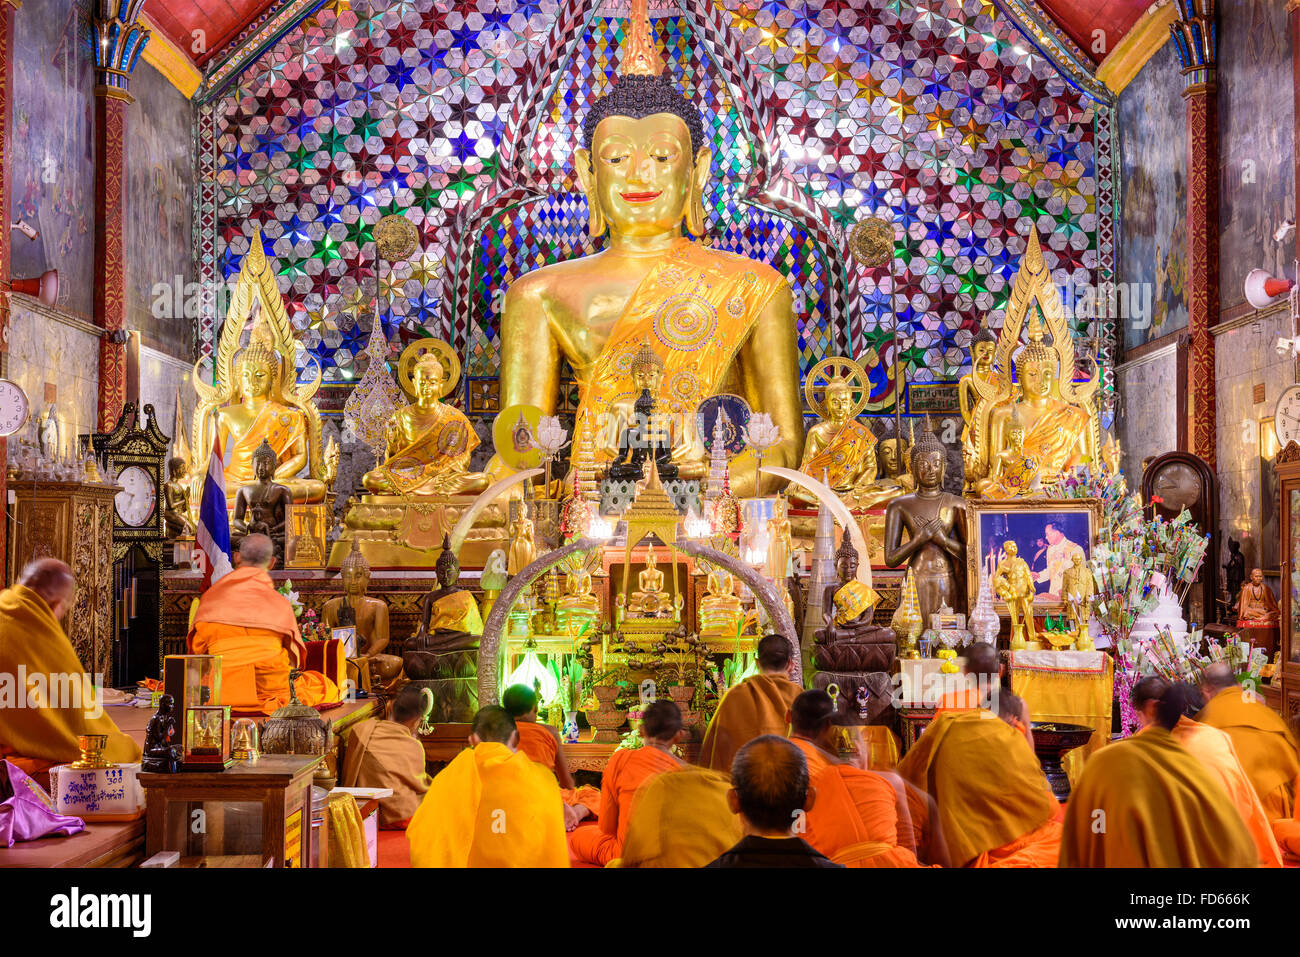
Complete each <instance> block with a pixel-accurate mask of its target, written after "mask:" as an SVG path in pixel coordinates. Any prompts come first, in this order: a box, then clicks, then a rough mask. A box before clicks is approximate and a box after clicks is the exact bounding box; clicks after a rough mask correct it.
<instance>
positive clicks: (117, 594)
mask: <svg viewBox="0 0 1300 957" xmlns="http://www.w3.org/2000/svg"><path fill="white" fill-rule="evenodd" d="M144 416H145V424H144V426H143V428H142V427H141V426H140V422H139V416H138V414H137V406H136V404H135V403H134V402H128V403H126V404H125V405H124V406H123V407H122V415H121V417H120V418H119V419H118V420H117V425H116V426H114V427H113V431H111V432H97V433H96V434H95V435H93V436H91V438H90V443H91V446H92V447H93V448H94V451H95V456H96V458H97V459H98V460H99V462H100V464H101V466H102V467H104V468H105V469H107V470H108V474H109V475H115V476H116V482H117V485H118V487H119V491H118V492H117V494H116V495H115V496H114V499H113V599H114V601H113V608H114V627H115V632H116V634H117V637H118V641H117V643H116V648H117V654H116V661H115V662H114V664H115V669H114V673H115V675H116V676H117V682H118V684H129V683H132V682H135V681H137V680H138V679H140V678H144V677H149V676H152V675H156V674H158V668H159V667H160V658H159V655H160V647H161V646H160V639H159V633H160V613H161V592H162V588H161V585H162V557H163V546H164V543H165V542H166V539H167V530H166V526H165V524H164V522H163V509H162V505H161V502H162V497H161V496H162V483H163V463H164V461H165V460H166V456H167V449H168V446H169V444H170V442H171V440H170V439H169V438H168V437H167V436H165V435H163V433H162V431H161V430H160V429H159V428H158V420H157V417H156V416H155V414H154V409H153V406H152V405H146V406H145V407H144Z"/></svg>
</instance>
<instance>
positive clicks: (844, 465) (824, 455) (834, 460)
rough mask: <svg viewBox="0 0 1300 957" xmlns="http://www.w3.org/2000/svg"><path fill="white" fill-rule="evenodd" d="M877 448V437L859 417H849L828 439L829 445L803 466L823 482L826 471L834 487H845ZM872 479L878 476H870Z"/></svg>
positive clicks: (801, 468)
mask: <svg viewBox="0 0 1300 957" xmlns="http://www.w3.org/2000/svg"><path fill="white" fill-rule="evenodd" d="M875 447H876V436H875V434H874V433H872V431H871V430H870V429H869V428H867V427H866V426H865V425H863V424H862V423H861V422H859V421H858V420H857V419H849V420H848V421H847V422H845V423H844V424H843V425H841V426H840V427H839V428H838V429H836V430H835V434H834V435H832V436H831V437H830V439H829V440H828V441H827V442H826V447H825V448H823V449H822V450H821V451H820V452H818V453H817V454H816V455H814V456H813V457H812V458H811V459H810V460H809V461H807V462H805V463H803V464H802V465H801V466H800V467H799V471H801V472H803V473H804V474H805V475H811V476H812V477H813V478H815V479H817V480H818V481H819V482H820V481H821V480H822V475H823V473H824V474H825V475H826V484H828V485H829V486H830V487H831V488H843V487H844V486H845V485H848V484H849V483H851V482H852V481H854V480H855V479H856V478H857V477H858V472H859V471H860V470H861V468H862V464H863V461H864V460H865V459H866V458H867V456H868V455H869V454H871V451H872V450H873V449H874V448H875ZM866 478H867V479H868V480H871V479H874V478H875V476H874V475H868V476H866Z"/></svg>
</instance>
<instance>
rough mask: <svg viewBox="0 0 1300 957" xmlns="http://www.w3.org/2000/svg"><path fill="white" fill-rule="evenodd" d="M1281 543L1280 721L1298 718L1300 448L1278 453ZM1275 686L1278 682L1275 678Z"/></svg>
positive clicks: (1299, 690) (1299, 700) (1299, 663)
mask: <svg viewBox="0 0 1300 957" xmlns="http://www.w3.org/2000/svg"><path fill="white" fill-rule="evenodd" d="M1274 468H1275V469H1276V472H1277V484H1278V489H1279V491H1280V493H1281V495H1280V497H1281V503H1280V504H1281V509H1282V510H1281V515H1280V519H1281V521H1280V523H1279V524H1280V527H1281V530H1282V541H1281V542H1280V543H1279V544H1280V546H1281V550H1280V554H1281V556H1282V668H1281V672H1282V675H1281V683H1282V700H1281V707H1280V709H1279V710H1280V711H1281V712H1282V717H1284V718H1290V717H1291V716H1293V715H1297V714H1300V445H1296V444H1295V443H1294V442H1288V443H1287V446H1286V448H1284V449H1283V450H1282V451H1281V452H1279V453H1278V456H1277V464H1276V465H1275V466H1274ZM1273 680H1274V683H1276V682H1277V678H1274V679H1273Z"/></svg>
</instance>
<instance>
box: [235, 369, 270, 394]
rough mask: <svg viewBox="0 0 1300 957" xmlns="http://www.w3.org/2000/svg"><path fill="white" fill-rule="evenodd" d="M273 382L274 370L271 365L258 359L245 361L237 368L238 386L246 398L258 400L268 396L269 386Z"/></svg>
mask: <svg viewBox="0 0 1300 957" xmlns="http://www.w3.org/2000/svg"><path fill="white" fill-rule="evenodd" d="M274 382H275V370H274V369H273V368H272V366H271V363H269V362H263V361H261V360H258V359H246V360H244V361H243V362H241V363H240V366H239V385H240V387H241V388H242V389H243V392H244V395H245V397H247V398H254V399H260V398H262V397H263V396H266V395H270V393H271V385H272V383H274Z"/></svg>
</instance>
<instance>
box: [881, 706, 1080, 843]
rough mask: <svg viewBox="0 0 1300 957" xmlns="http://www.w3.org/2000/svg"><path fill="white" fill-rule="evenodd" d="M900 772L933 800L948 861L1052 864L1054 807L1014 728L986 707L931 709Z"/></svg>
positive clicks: (1055, 840)
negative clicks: (933, 711) (931, 714)
mask: <svg viewBox="0 0 1300 957" xmlns="http://www.w3.org/2000/svg"><path fill="white" fill-rule="evenodd" d="M898 773H899V774H901V775H902V776H903V777H904V778H905V779H906V780H907V781H909V782H910V783H912V784H913V785H915V786H916V787H918V788H920V789H922V790H923V791H925V792H926V793H927V794H929V795H930V796H931V797H933V798H934V800H935V804H936V805H937V807H938V811H939V825H940V826H941V827H942V828H943V836H944V840H945V841H946V842H947V847H948V851H949V853H950V855H951V858H952V863H953V864H954V865H956V866H959V867H972V866H994V865H998V864H1006V863H1008V860H1007V859H1008V858H1014V865H1015V866H1019V867H1032V866H1039V867H1050V866H1053V864H1054V862H1055V859H1056V853H1057V846H1058V843H1059V840H1060V828H1059V825H1058V826H1047V825H1051V824H1054V821H1055V817H1056V814H1057V811H1058V809H1059V805H1058V804H1057V802H1056V799H1055V798H1054V797H1053V796H1052V792H1051V790H1050V789H1049V788H1048V786H1047V779H1046V778H1045V777H1044V776H1043V770H1042V768H1041V767H1040V766H1039V764H1038V759H1037V758H1036V757H1035V756H1034V752H1033V750H1032V749H1031V748H1030V747H1029V746H1028V745H1027V744H1026V742H1025V739H1024V737H1023V736H1022V735H1021V734H1020V732H1018V731H1017V730H1016V729H1015V728H1012V727H1011V726H1010V725H1009V724H1007V723H1006V722H1005V721H1002V720H1000V719H999V718H997V717H995V716H994V715H993V714H991V713H990V712H988V711H945V712H941V713H939V714H936V715H935V717H934V720H933V721H931V722H930V726H929V727H928V728H926V730H925V733H924V734H922V735H921V737H920V739H919V740H918V741H917V742H916V744H914V745H912V748H911V749H910V750H909V751H908V752H907V754H906V756H904V758H903V760H902V761H901V762H899V765H898Z"/></svg>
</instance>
